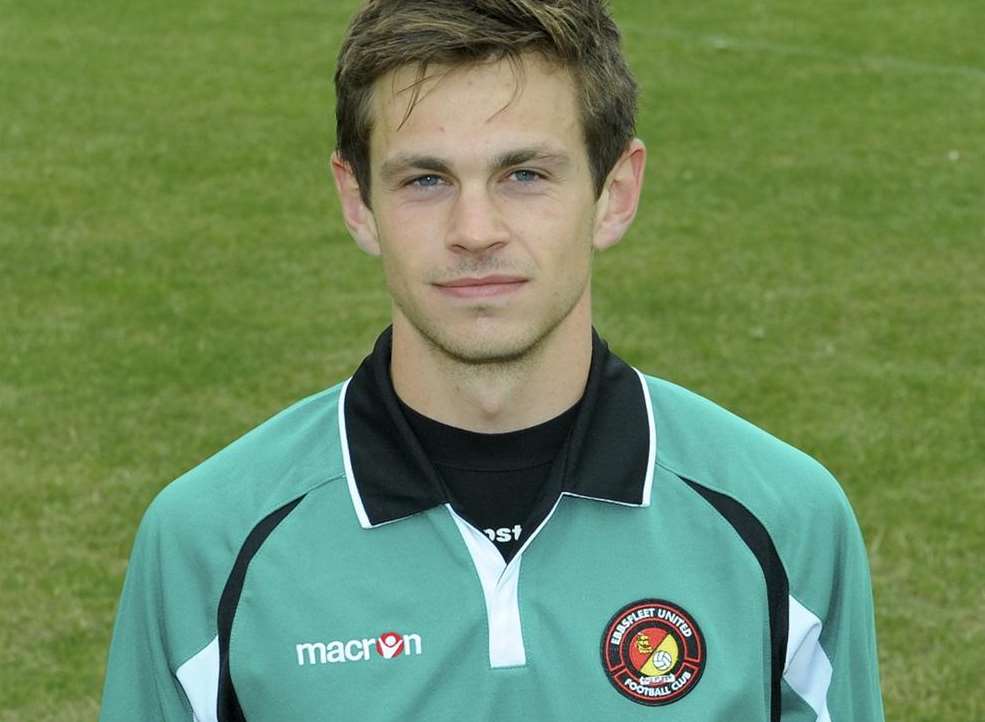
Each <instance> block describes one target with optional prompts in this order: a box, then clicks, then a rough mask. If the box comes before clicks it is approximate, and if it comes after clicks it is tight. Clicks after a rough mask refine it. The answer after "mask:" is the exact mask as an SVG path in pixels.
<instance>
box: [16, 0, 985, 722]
mask: <svg viewBox="0 0 985 722" xmlns="http://www.w3.org/2000/svg"><path fill="white" fill-rule="evenodd" d="M614 5H615V13H616V16H617V18H618V19H619V21H620V23H621V25H622V27H623V29H624V32H625V44H626V50H627V53H628V55H629V56H630V59H631V62H632V65H633V67H634V69H635V71H636V74H637V75H638V77H639V79H640V83H641V87H642V107H641V116H640V127H639V132H640V135H641V136H642V137H643V138H644V139H645V140H646V141H647V143H648V145H649V149H650V153H651V155H650V161H649V165H648V169H647V185H646V190H645V198H644V202H643V205H642V210H641V212H640V215H639V218H638V220H637V222H636V224H635V226H634V228H633V230H632V231H631V232H630V234H629V236H628V238H627V239H626V240H625V241H624V242H623V244H622V245H620V246H619V247H617V248H615V249H613V250H612V251H610V252H607V253H605V254H603V255H602V256H600V258H599V260H598V264H597V273H596V316H597V324H598V326H599V328H600V329H601V331H602V333H603V335H604V336H606V337H607V339H608V340H609V341H610V343H611V345H612V346H613V347H614V348H615V349H616V350H617V351H618V352H620V353H621V354H622V355H623V356H624V357H625V358H627V359H628V360H630V361H631V362H633V363H634V364H636V365H638V366H639V367H641V368H643V369H646V370H648V371H650V372H653V373H656V374H658V375H662V376H665V377H667V378H670V379H672V380H674V381H676V382H679V383H682V384H684V385H686V386H689V387H691V388H693V389H695V390H697V391H699V392H700V393H702V394H704V395H707V396H709V397H711V398H712V399H714V400H716V401H718V402H720V403H722V404H724V405H725V406H727V407H729V408H731V409H733V410H735V411H737V412H738V413H740V414H741V415H743V416H745V417H746V418H749V419H750V420H752V421H754V422H755V423H758V424H759V425H761V426H764V427H765V428H767V429H768V430H770V431H772V432H774V433H776V434H777V435H779V436H781V437H783V438H785V439H787V440H788V441H790V442H792V443H794V444H795V445H797V446H800V447H801V448H804V449H805V450H807V451H809V452H811V453H813V454H814V455H816V456H817V457H819V458H820V459H821V460H822V461H823V462H824V463H825V464H826V465H827V466H829V468H831V469H832V470H833V471H834V472H835V474H836V475H838V476H839V478H840V479H841V480H842V482H843V484H844V486H845V488H846V490H847V492H848V494H849V496H850V498H851V499H852V500H853V503H854V505H855V508H856V510H857V514H858V517H859V519H860V522H861V525H862V527H863V530H864V532H865V535H866V539H867V542H868V546H869V550H870V557H871V563H872V570H873V577H874V581H875V594H876V603H877V614H878V631H879V640H880V662H881V667H882V676H883V684H884V694H885V700H886V707H887V713H888V718H889V719H891V720H903V721H914V722H916V721H920V722H924V721H926V722H942V721H945V722H950V721H953V722H975V721H980V720H983V719H985V691H983V687H982V670H983V669H985V591H983V589H985V586H983V583H982V572H983V558H985V532H983V531H982V527H983V525H982V517H983V511H985V503H983V500H985V312H983V309H985V210H983V209H985V190H983V189H985V43H983V42H982V29H983V28H985V7H983V5H982V3H981V0H948V2H944V3H931V2H927V1H926V0H894V1H893V2H890V1H889V0H882V1H876V0H869V1H867V2H848V1H847V0H824V2H820V3H807V2H803V1H795V2H789V1H787V0H760V1H758V2H751V3H750V2H732V1H729V0H716V1H713V2H708V3H696V2H693V0H667V1H661V2H644V1H643V0H639V1H636V2H631V1H629V0H616V2H614ZM353 6H354V3H353V2H352V1H351V0H347V1H346V2H326V1H322V2H309V3H302V2H296V1H294V0H290V1H286V0H285V1H283V2H278V3H261V2H250V1H247V0H222V1H219V2H214V3H198V2H190V1H189V0H174V1H173V2H169V3H151V2H123V1H122V0H100V1H97V2H92V3H82V2H69V1H68V0H60V1H59V0H32V1H31V2H29V3H25V2H14V1H13V0H0V18H2V19H0V520H2V521H0V553H2V556H0V579H2V580H3V583H2V584H0V609H2V617H0V620H2V621H0V722H15V721H16V722H45V721H48V720H51V721H55V720H57V721H58V722H74V721H76V720H92V719H94V718H95V717H96V715H97V711H98V700H99V695H100V691H101V683H102V675H103V668H104V659H105V651H106V647H107V643H108V641H109V635H110V630H111V624H112V619H113V612H114V606H115V603H116V598H117V595H118V593H119V590H120V585H121V581H122V575H123V573H124V570H125V565H126V558H127V555H128V552H129V547H130V543H131V541H132V537H133V533H134V530H135V527H136V524H137V522H138V520H139V517H140V514H141V513H142V511H143V509H144V508H145V507H146V505H147V504H148V502H149V501H150V500H151V498H152V497H153V496H154V494H155V493H156V492H157V491H158V490H159V489H160V488H161V487H162V486H163V485H164V484H165V483H167V482H168V481H169V480H170V479H172V478H174V477H176V476H177V475H179V474H180V473H181V472H183V471H184V470H186V469H188V468H189V467H191V466H193V465H195V464H196V463H197V462H199V461H200V460H201V459H203V458H204V457H206V456H207V455H209V454H211V453H212V452H214V451H215V450H217V449H218V448H220V447H221V446H223V445H225V444H226V443H228V442H229V441H230V440H232V439H233V438H235V437H236V436H238V435H239V434H241V433H243V432H244V431H246V430H247V429H249V428H251V427H252V426H254V425H255V424H256V423H258V422H260V421H261V420H263V419H265V418H266V417H268V416H269V415H271V414H273V413H274V412H276V411H277V410H279V409H281V408H282V407H284V406H286V405H288V404H289V403H291V402H292V401H294V400H295V399H298V398H300V397H302V396H304V395H307V394H309V393H312V392H314V391H316V390H319V389H321V388H324V387H326V386H328V385H331V384H332V383H334V382H335V381H336V380H338V379H340V378H342V377H344V376H346V375H348V374H349V373H350V372H351V370H352V369H353V368H354V366H355V365H356V364H357V363H358V361H359V360H360V359H361V357H362V356H363V355H364V354H366V353H367V352H368V350H369V348H370V345H371V342H372V340H373V338H374V337H375V335H376V333H377V332H378V331H379V330H380V329H381V328H382V327H383V326H384V324H385V323H386V320H387V316H388V304H387V297H386V293H385V289H384V288H383V286H382V283H381V277H380V273H379V269H378V268H377V264H376V262H375V261H374V260H372V259H370V258H368V257H365V256H363V255H361V254H360V253H358V252H357V251H356V250H355V248H354V246H353V244H352V243H351V242H350V241H349V239H348V238H347V236H346V233H345V231H344V228H343V226H342V224H341V222H340V220H339V213H338V206H337V203H336V201H335V199H334V196H333V191H332V189H331V186H330V175H329V170H328V157H329V153H330V150H331V147H332V143H333V120H332V118H333V116H332V84H331V77H332V71H333V67H334V55H335V51H336V49H337V46H338V41H339V39H340V36H341V34H342V31H343V28H344V25H345V22H346V20H347V18H348V17H349V15H350V13H351V11H352V8H353ZM737 722H745V721H737Z"/></svg>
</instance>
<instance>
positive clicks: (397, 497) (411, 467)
mask: <svg viewBox="0 0 985 722" xmlns="http://www.w3.org/2000/svg"><path fill="white" fill-rule="evenodd" d="M392 343H393V331H392V328H387V329H386V330H385V331H384V332H383V333H382V334H381V335H380V337H379V338H378V339H377V341H376V345H375V346H374V348H373V352H372V353H371V354H370V355H369V356H367V357H366V359H365V360H363V362H362V364H360V366H359V368H358V369H357V370H356V372H355V374H353V376H352V378H350V379H349V380H348V381H346V382H345V384H344V385H343V387H342V393H341V397H340V399H339V433H340V435H341V442H342V454H343V459H344V462H345V472H346V479H347V481H348V484H349V493H350V495H351V496H352V503H353V506H354V508H355V510H356V516H357V517H358V518H359V523H360V525H362V526H363V527H364V528H370V527H376V526H380V525H382V524H388V523H390V522H394V521H398V520H400V519H405V518H407V517H409V516H413V515H414V514H417V513H419V512H422V511H426V510H428V509H431V508H433V507H435V506H439V505H442V504H448V503H449V499H448V494H447V492H446V490H445V485H444V483H443V482H442V480H441V478H440V476H439V475H438V472H437V471H436V470H435V468H434V466H433V465H432V464H431V462H430V461H429V459H428V458H427V455H426V454H425V453H424V449H423V448H422V447H421V444H420V442H419V441H418V440H417V437H416V436H414V433H413V431H412V430H411V428H410V425H409V424H408V422H407V420H406V418H405V417H404V414H403V412H402V411H401V410H400V404H399V402H398V400H397V395H396V392H395V391H394V389H393V382H392V381H391V379H390V353H391V349H392ZM655 452H656V438H655V433H654V425H653V412H652V408H651V405H650V396H649V392H648V390H647V386H646V380H645V379H644V378H643V375H642V374H640V373H639V372H638V371H636V370H635V369H633V368H632V367H630V366H629V365H627V364H626V363H625V362H624V361H623V360H622V359H620V358H619V357H618V356H616V355H615V354H613V353H611V352H610V351H609V347H608V346H607V345H606V343H605V341H603V340H602V339H601V338H599V336H598V334H597V333H595V332H594V330H593V332H592V360H591V366H590V368H589V372H588V381H587V383H586V385H585V393H584V395H583V397H582V401H581V405H580V407H579V409H578V412H577V415H576V416H575V419H574V421H573V423H572V425H571V431H570V432H569V435H568V438H567V440H566V441H565V443H564V445H563V446H562V447H561V451H560V453H559V455H558V461H557V462H556V463H555V464H554V469H555V473H558V474H560V477H561V478H560V480H559V481H560V484H559V485H558V486H557V487H556V488H560V490H561V493H563V494H569V495H571V496H578V497H584V498H588V499H595V500H598V501H606V502H612V503H616V504H623V505H628V506H649V505H650V486H651V483H652V478H653V462H654V458H655Z"/></svg>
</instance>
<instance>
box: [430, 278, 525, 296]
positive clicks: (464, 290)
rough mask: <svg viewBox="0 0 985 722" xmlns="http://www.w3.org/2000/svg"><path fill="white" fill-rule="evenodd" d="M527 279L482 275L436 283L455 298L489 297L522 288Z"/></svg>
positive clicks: (447, 294)
mask: <svg viewBox="0 0 985 722" xmlns="http://www.w3.org/2000/svg"><path fill="white" fill-rule="evenodd" d="M526 282H527V279H525V278H522V277H520V276H503V275H495V276H482V277H466V278H456V279H455V280H453V281H444V282H442V283H435V284H434V286H435V288H437V289H438V291H440V292H441V293H443V294H445V295H446V296H452V297H454V298H489V297H491V296H505V295H508V294H511V293H514V292H516V291H518V290H520V288H521V287H523V285H524V284H525V283H526Z"/></svg>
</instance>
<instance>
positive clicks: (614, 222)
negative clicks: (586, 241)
mask: <svg viewBox="0 0 985 722" xmlns="http://www.w3.org/2000/svg"><path fill="white" fill-rule="evenodd" d="M645 166H646V146H645V145H643V141H642V140H640V139H639V138H633V140H632V141H631V142H630V144H629V147H628V148H626V150H625V152H624V153H623V154H622V155H621V156H620V157H619V160H618V161H616V164H615V166H613V168H612V170H611V171H609V175H608V177H607V178H606V179H605V186H603V188H602V193H601V195H600V196H599V199H598V201H596V203H595V233H594V235H593V237H592V246H593V247H594V248H595V249H597V250H599V251H604V250H605V249H606V248H610V247H612V246H614V245H616V244H617V243H619V241H620V239H621V238H622V237H623V235H625V233H626V231H627V230H628V229H629V226H630V224H631V223H632V222H633V219H634V218H635V217H636V209H637V207H639V203H640V191H642V189H643V169H644V168H645Z"/></svg>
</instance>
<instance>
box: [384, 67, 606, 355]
mask: <svg viewBox="0 0 985 722" xmlns="http://www.w3.org/2000/svg"><path fill="white" fill-rule="evenodd" d="M524 66H525V67H524V70H525V72H524V75H523V79H522V82H521V83H520V84H519V85H518V84H517V78H516V77H515V75H514V73H513V71H512V69H511V67H510V65H509V63H507V62H505V61H504V62H498V63H485V64H481V65H477V66H469V67H464V68H455V69H451V70H449V69H448V68H444V67H437V68H431V69H430V70H431V73H432V74H433V77H434V80H431V81H428V82H427V83H426V84H425V85H424V86H423V87H422V93H421V97H420V100H419V102H418V104H417V105H416V106H415V107H414V109H413V112H412V113H411V114H410V116H409V117H408V118H407V119H406V122H403V125H401V122H402V121H404V119H405V115H406V110H407V104H408V102H409V100H410V96H411V92H409V91H406V90H405V89H406V88H407V87H408V86H410V85H411V83H412V82H413V80H414V78H415V69H413V68H402V69H399V70H398V71H396V72H395V73H392V74H390V75H387V76H384V77H383V78H381V79H380V80H379V81H378V82H377V84H376V88H375V93H374V100H373V116H374V129H373V134H372V137H371V141H370V148H371V155H370V162H371V174H372V188H371V205H372V217H373V221H374V226H375V235H376V241H377V243H378V246H379V252H380V253H381V255H382V259H383V268H384V272H385V275H386V281H387V285H388V287H389V290H390V293H391V295H392V297H393V303H394V319H393V320H394V328H395V333H406V332H410V333H415V334H419V335H420V336H421V337H422V338H423V339H424V340H426V341H427V342H429V343H430V344H431V345H432V346H433V347H435V348H437V349H440V350H441V351H442V352H444V353H445V354H447V355H449V356H451V357H452V358H455V359H457V360H460V361H466V362H469V363H488V362H496V361H504V360H510V359H516V358H520V357H523V356H524V355H525V354H526V353H528V352H530V351H531V350H532V349H534V348H535V347H536V346H537V345H538V343H539V342H540V341H542V340H543V339H545V338H547V337H548V336H549V335H550V334H551V333H552V332H553V331H554V330H555V329H557V328H559V327H560V326H561V325H562V324H564V322H565V321H566V320H568V319H569V318H573V314H575V313H576V311H580V312H581V313H582V314H583V316H582V318H586V319H587V318H589V315H588V308H589V305H590V300H589V279H590V271H591V259H592V242H593V231H594V225H595V220H596V218H595V216H596V202H595V194H594V189H593V184H592V177H591V173H590V170H589V165H588V156H587V152H586V148H585V143H584V140H583V136H582V130H581V123H580V120H579V110H578V106H577V99H576V94H575V87H574V83H573V81H572V79H571V77H570V74H569V73H568V72H567V71H565V70H561V69H557V68H554V67H552V66H550V65H548V64H546V63H545V62H543V61H542V60H540V59H538V58H536V57H534V56H529V57H528V58H527V59H526V60H525V61H524Z"/></svg>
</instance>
